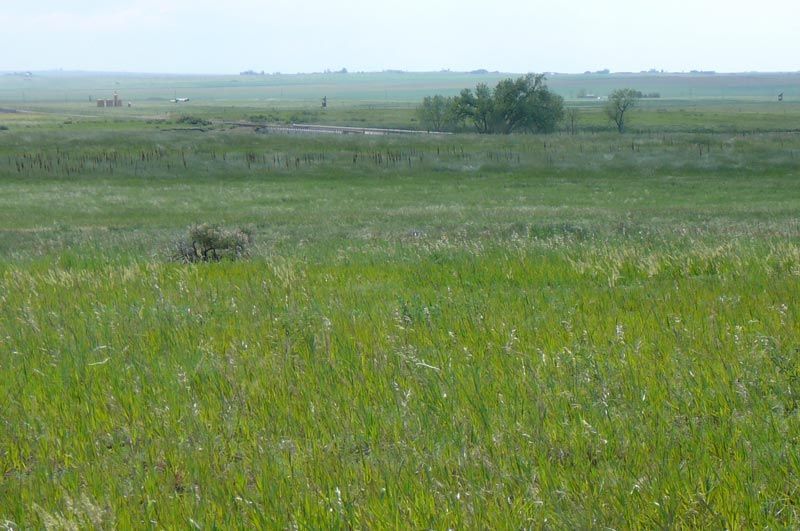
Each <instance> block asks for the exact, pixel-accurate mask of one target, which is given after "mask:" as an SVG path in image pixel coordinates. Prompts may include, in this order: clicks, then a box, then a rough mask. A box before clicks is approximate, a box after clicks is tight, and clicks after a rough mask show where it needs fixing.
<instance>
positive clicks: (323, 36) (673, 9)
mask: <svg viewBox="0 0 800 531" xmlns="http://www.w3.org/2000/svg"><path fill="white" fill-rule="evenodd" d="M0 28H2V30H1V31H0V50H3V52H2V53H0V71H20V70H34V71H35V70H52V69H64V70H84V71H112V72H153V73H206V74H236V73H238V72H240V71H243V70H248V69H253V70H257V71H261V70H264V71H266V72H283V73H294V72H319V71H324V70H326V69H331V70H338V69H340V68H347V69H348V70H349V71H351V72H353V71H380V70H388V69H398V70H409V71H432V70H441V69H450V70H456V71H467V70H474V69H479V68H485V69H487V70H499V71H502V72H584V71H586V70H592V71H594V70H601V69H605V68H608V69H610V70H612V71H615V72H626V71H631V72H638V71H641V70H649V69H651V68H655V69H658V70H661V69H663V70H666V71H672V72H682V71H690V70H715V71H717V72H743V71H764V72H767V71H798V70H800V39H798V36H800V2H798V1H797V0H772V1H771V0H765V1H761V2H752V1H747V2H746V1H742V0H670V1H669V2H663V1H662V2H658V1H652V2H648V1H644V2H643V1H641V0H606V1H600V0H593V1H588V0H572V1H566V2H559V1H553V0H550V1H548V2H542V1H538V0H528V1H524V0H492V1H487V0H372V1H363V0H327V1H325V0H294V1H291V0H269V1H259V0H224V1H222V0H213V1H212V0H116V1H114V0H108V1H103V2H101V1H99V0H37V1H35V2H31V1H20V0H0Z"/></svg>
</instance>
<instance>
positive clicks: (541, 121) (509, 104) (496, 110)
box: [452, 74, 564, 134]
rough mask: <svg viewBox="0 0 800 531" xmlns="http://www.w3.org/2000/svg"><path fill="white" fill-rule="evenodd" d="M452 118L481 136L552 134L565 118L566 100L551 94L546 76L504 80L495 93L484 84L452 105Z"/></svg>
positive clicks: (455, 100) (454, 101) (463, 93)
mask: <svg viewBox="0 0 800 531" xmlns="http://www.w3.org/2000/svg"><path fill="white" fill-rule="evenodd" d="M452 106H453V114H454V115H455V116H457V117H458V118H459V119H461V120H466V121H468V122H470V123H471V124H472V125H473V127H474V128H475V130H476V131H477V132H478V133H482V134H486V133H498V134H510V133H514V132H534V133H551V132H553V131H554V130H555V128H556V125H557V124H558V123H559V122H560V121H561V120H562V119H563V117H564V100H563V98H562V97H561V96H559V95H557V94H554V93H553V92H551V91H550V90H549V89H548V88H547V85H546V84H545V76H544V74H538V75H534V74H528V75H526V76H523V77H519V78H517V79H511V78H508V79H504V80H501V81H500V82H499V83H498V84H497V86H496V87H495V88H494V90H493V91H492V90H490V89H489V87H488V86H487V85H485V84H483V83H481V84H478V85H477V86H476V87H475V92H474V93H473V92H472V91H471V90H469V89H464V90H462V91H461V94H460V95H459V96H457V97H455V98H454V99H453V101H452Z"/></svg>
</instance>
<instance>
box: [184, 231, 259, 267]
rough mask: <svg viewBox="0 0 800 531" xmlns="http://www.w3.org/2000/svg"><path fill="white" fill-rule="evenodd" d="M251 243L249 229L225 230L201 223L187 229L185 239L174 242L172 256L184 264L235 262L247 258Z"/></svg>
mask: <svg viewBox="0 0 800 531" xmlns="http://www.w3.org/2000/svg"><path fill="white" fill-rule="evenodd" d="M251 243H252V231H251V230H250V229H249V228H241V227H240V228H236V229H225V228H223V227H220V226H219V225H212V224H209V223H203V224H200V225H193V226H191V227H189V230H188V233H187V235H186V237H185V238H182V239H180V240H178V241H177V242H175V249H174V255H173V256H174V258H175V259H176V260H179V261H181V262H185V263H195V262H219V261H220V260H237V259H239V258H244V257H245V256H247V253H248V249H249V247H250V244H251Z"/></svg>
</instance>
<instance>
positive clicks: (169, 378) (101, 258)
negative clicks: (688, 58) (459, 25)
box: [0, 74, 800, 529]
mask: <svg viewBox="0 0 800 531" xmlns="http://www.w3.org/2000/svg"><path fill="white" fill-rule="evenodd" d="M333 76H334V75H330V76H329V77H330V78H331V79H332V80H333V81H330V80H329V83H330V84H331V86H320V85H324V83H321V82H320V79H318V78H313V76H312V79H306V78H302V77H298V78H292V76H280V77H279V76H266V77H264V78H260V77H259V78H257V79H256V80H255V81H247V80H240V81H239V83H240V84H242V83H245V84H247V83H250V84H251V85H252V84H254V83H255V84H258V83H262V84H264V85H268V90H270V91H278V92H277V93H276V94H277V95H276V94H272V96H269V97H275V98H277V99H276V100H275V101H269V102H266V101H259V98H261V97H262V95H263V94H262V91H261V89H258V88H257V87H256V88H253V87H252V86H251V87H248V88H245V89H229V88H228V85H227V84H230V83H231V82H230V79H227V78H225V79H214V78H202V79H186V78H168V79H164V80H153V79H147V78H143V77H137V78H130V79H116V78H110V77H108V76H106V77H98V78H97V79H94V78H93V79H92V80H91V83H87V82H86V79H85V78H83V77H80V76H77V77H69V76H66V78H65V79H57V78H56V79H47V80H35V81H33V83H40V85H39V86H38V88H36V90H33V89H32V88H31V89H26V94H25V99H24V100H23V99H22V97H21V95H19V96H17V95H16V94H17V92H18V90H19V89H18V87H17V84H20V85H22V84H24V83H26V82H25V81H24V80H22V79H16V78H4V79H3V80H2V81H0V94H2V96H0V100H2V103H0V107H3V108H5V109H9V110H15V111H18V112H13V113H12V112H8V113H4V114H0V125H4V126H6V127H7V130H0V302H1V303H2V304H0V371H2V372H1V373H0V374H2V375H3V378H2V379H0V399H2V400H0V421H1V422H0V522H5V525H6V526H7V527H11V528H14V529H16V528H30V527H42V526H52V527H59V526H61V527H66V526H69V525H77V526H78V527H81V528H83V527H92V526H94V527H97V528H109V527H114V526H116V527H120V528H131V527H135V528H140V527H151V526H152V527H158V528H184V527H199V528H213V527H220V528H231V527H241V528H244V527H261V528H276V527H277V528H287V527H299V528H352V527H367V528H404V527H408V528H436V529H439V528H463V527H473V528H474V527H479V528H481V527H485V528H487V527H490V528H541V527H545V528H547V527H554V528H596V527H610V528H631V527H634V528H635V527H642V528H651V527H712V528H744V527H747V528H750V527H770V528H792V527H797V526H798V525H800V505H799V504H798V499H800V452H798V450H797V448H798V443H800V440H799V438H800V407H798V400H800V372H798V367H800V359H799V358H800V306H799V305H798V301H800V184H799V183H798V179H799V178H800V174H799V173H798V168H800V135H798V134H797V130H798V129H800V100H798V97H799V96H798V92H797V78H796V77H792V76H791V75H788V74H787V75H784V76H777V77H774V78H768V79H766V80H764V79H761V78H760V80H759V81H758V82H737V81H736V80H734V81H731V80H729V79H728V80H727V81H726V82H728V83H729V84H728V85H725V84H724V83H722V82H718V81H708V79H710V76H709V77H704V78H702V79H699V80H693V81H692V82H691V83H690V82H687V83H685V84H680V83H678V82H677V81H674V80H672V79H671V78H670V79H660V80H659V79H656V78H648V79H650V81H648V82H649V83H651V85H647V86H645V85H644V82H641V83H640V84H639V85H637V84H635V83H632V84H631V86H634V87H635V88H640V89H642V90H660V91H662V93H663V95H664V96H663V98H661V99H659V100H654V101H646V102H643V103H642V105H641V106H640V108H639V109H637V110H636V111H635V112H634V113H633V114H632V118H631V130H632V131H633V133H631V134H626V135H619V134H617V133H614V132H612V131H611V128H610V126H609V125H608V123H607V122H606V121H605V119H604V118H603V117H602V112H601V108H600V107H601V106H600V104H598V103H595V102H584V101H579V100H577V99H570V91H577V90H578V89H579V88H585V89H586V90H590V91H597V92H598V93H601V91H602V90H604V88H603V87H604V86H605V85H603V83H610V81H608V80H607V79H608V78H603V77H602V76H588V77H589V78H591V79H594V81H593V83H594V85H591V84H589V82H588V81H587V82H584V84H585V85H586V86H582V85H581V84H580V83H582V82H581V81H580V76H572V77H570V78H569V79H567V80H564V81H557V80H558V77H556V78H554V79H553V80H552V86H553V87H554V89H556V90H562V92H563V93H564V95H565V96H566V97H567V99H568V101H567V104H568V105H576V106H580V108H581V121H580V123H579V129H578V131H577V134H574V135H573V134H568V133H567V132H566V131H560V132H558V133H556V134H553V135H546V136H535V135H519V136H506V137H504V136H491V137H490V136H477V135H448V136H391V135H389V136H381V137H366V136H360V135H276V134H263V133H259V132H256V131H255V130H254V129H252V128H242V127H235V126H233V125H230V124H229V123H226V122H229V121H235V120H250V119H252V118H253V117H255V118H256V119H257V120H258V121H265V122H267V121H269V122H276V123H285V122H306V123H331V124H342V125H360V126H390V127H404V128H414V125H415V122H414V119H415V118H414V112H413V108H414V104H415V102H416V101H417V100H418V99H419V98H421V97H422V96H424V95H427V94H432V93H436V92H437V91H438V92H442V93H452V92H447V91H454V90H457V89H458V88H461V87H465V86H470V85H474V82H475V79H476V78H475V77H474V76H473V77H469V76H466V75H456V74H452V76H436V75H431V76H429V77H427V78H426V77H424V76H423V77H417V78H415V81H414V80H412V81H408V82H407V86H404V88H403V89H402V90H399V91H398V92H397V93H396V94H392V93H390V92H389V90H387V89H386V88H384V87H386V86H387V85H392V83H394V84H395V85H397V84H399V83H400V82H399V81H398V80H397V79H395V78H401V77H402V75H401V74H384V75H383V76H388V77H381V76H379V75H376V77H373V78H371V79H368V80H360V78H359V79H357V81H358V82H351V83H352V84H350V85H344V84H343V83H344V81H342V82H340V83H342V84H343V85H341V86H340V85H336V84H335V83H336V82H339V81H338V79H340V78H334V77H333ZM354 76H355V75H354ZM365 76H366V75H365ZM596 77H597V78H602V79H601V80H599V81H598V80H597V79H595V78H596ZM698 77H700V76H698ZM611 79H612V80H615V82H618V83H628V81H630V80H628V79H620V78H614V77H612V78H611ZM279 81H280V82H283V83H286V84H287V86H288V85H289V84H290V83H291V82H294V84H295V85H296V87H295V88H294V89H291V90H292V91H290V89H289V88H287V86H284V88H283V90H284V91H285V92H284V93H283V99H281V96H280V92H279V91H280V90H281V88H280V87H279V83H278V82H279ZM115 83H119V85H116V84H115ZM126 83H127V84H128V85H127V86H126V85H125V84H126ZM559 83H561V85H559ZM692 83H696V84H694V85H692ZM714 83H717V84H716V85H715V84H714ZM759 83H760V84H759ZM753 84H755V85H757V87H756V88H755V89H754V88H753ZM221 85H225V86H223V87H222V88H220V86H221ZM99 86H101V87H104V89H108V90H115V89H117V90H119V91H120V94H121V95H122V96H123V97H124V98H125V99H126V100H127V99H128V98H129V96H128V94H129V93H131V92H133V93H136V92H135V91H139V93H138V94H140V95H141V98H142V99H141V100H139V99H135V100H134V101H135V105H134V106H133V107H131V108H123V109H114V110H111V109H96V108H93V107H92V106H91V103H90V102H89V101H88V97H85V96H81V98H83V99H85V100H86V101H81V102H79V101H77V98H78V96H77V94H83V93H84V92H86V90H85V89H86V88H87V87H99ZM622 86H627V85H622ZM298 87H299V88H298ZM331 87H333V88H331ZM687 87H689V88H687ZM698 87H700V88H698ZM702 87H705V88H702ZM720 87H722V88H720ZM64 88H67V89H68V94H67V97H66V98H65V97H64V96H63V94H61V95H58V93H59V92H61V93H63V92H64V90H63V89H64ZM778 88H781V89H782V90H784V91H785V92H786V94H787V97H786V99H785V101H783V102H782V103H781V105H778V103H777V102H775V101H774V97H773V94H772V93H773V92H774V91H775V90H777V89H778ZM108 90H106V92H108ZM181 90H182V91H183V92H181V93H180V94H177V92H178V91H181ZM337 90H338V91H339V93H338V94H339V97H338V98H337V97H336V94H337V92H336V91H337ZM670 91H672V92H670ZM703 91H705V92H703ZM793 91H794V92H793ZM323 92H324V94H323ZM163 94H166V96H163V97H164V98H165V99H164V100H159V99H157V98H161V97H162V95H163ZM174 94H177V95H179V96H180V95H183V94H185V95H187V96H191V98H192V101H190V102H189V103H188V104H186V105H184V106H180V107H178V106H176V105H174V104H170V103H169V102H168V101H167V99H168V98H171V97H173V95H174ZM326 94H327V95H328V96H329V97H331V98H332V104H331V108H330V109H328V110H327V111H325V112H323V111H322V110H321V109H318V107H319V103H318V100H317V98H318V97H319V96H321V95H326ZM92 95H97V97H100V92H99V91H98V90H93V93H92ZM211 95H214V97H211ZM381 96H382V97H381ZM71 98H72V99H71ZM181 116H192V117H195V118H197V120H198V123H200V124H201V125H199V126H195V125H191V124H187V122H186V121H185V120H183V121H182V120H181ZM298 118H299V119H298ZM204 222H207V223H215V224H220V225H221V226H225V227H239V226H247V227H250V228H251V230H252V231H253V234H254V238H253V247H252V249H251V251H250V254H249V256H248V257H247V258H246V259H243V260H238V261H223V262H217V263H207V264H184V263H180V262H177V261H175V260H174V259H173V258H172V255H171V249H172V248H173V243H174V242H175V241H176V239H178V238H180V237H181V236H182V235H184V234H185V232H186V229H187V227H188V226H190V225H192V224H195V223H204Z"/></svg>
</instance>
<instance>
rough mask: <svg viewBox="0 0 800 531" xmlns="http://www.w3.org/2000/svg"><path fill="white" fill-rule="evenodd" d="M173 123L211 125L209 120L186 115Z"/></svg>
mask: <svg viewBox="0 0 800 531" xmlns="http://www.w3.org/2000/svg"><path fill="white" fill-rule="evenodd" d="M175 123H178V124H187V125H211V121H209V120H206V119H204V118H200V117H197V116H188V115H183V116H181V117H179V118H178V119H177V120H175Z"/></svg>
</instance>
